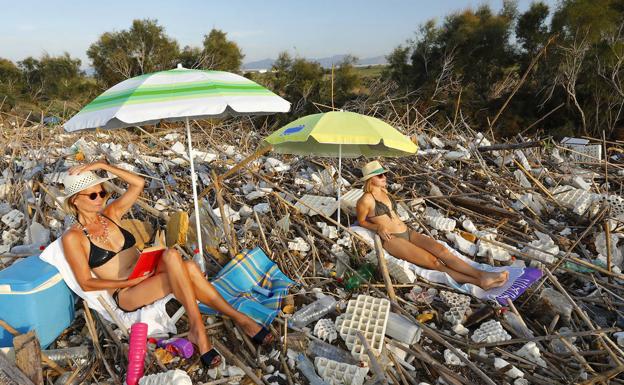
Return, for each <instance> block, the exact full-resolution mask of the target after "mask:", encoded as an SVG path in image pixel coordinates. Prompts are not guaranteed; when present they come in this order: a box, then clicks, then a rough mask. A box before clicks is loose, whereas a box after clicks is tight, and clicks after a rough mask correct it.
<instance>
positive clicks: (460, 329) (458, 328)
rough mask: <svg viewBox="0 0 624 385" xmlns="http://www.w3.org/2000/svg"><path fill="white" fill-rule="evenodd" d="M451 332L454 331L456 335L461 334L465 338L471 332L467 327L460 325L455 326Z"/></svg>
mask: <svg viewBox="0 0 624 385" xmlns="http://www.w3.org/2000/svg"><path fill="white" fill-rule="evenodd" d="M451 330H453V332H455V333H456V334H459V335H460V336H465V335H467V334H468V333H469V332H470V330H468V328H467V327H465V326H464V325H462V324H460V323H458V324H456V325H453V327H452V328H451Z"/></svg>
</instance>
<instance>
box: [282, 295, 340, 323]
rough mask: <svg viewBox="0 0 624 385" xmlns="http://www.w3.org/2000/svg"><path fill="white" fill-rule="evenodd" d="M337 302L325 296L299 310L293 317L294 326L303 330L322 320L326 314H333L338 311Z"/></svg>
mask: <svg viewBox="0 0 624 385" xmlns="http://www.w3.org/2000/svg"><path fill="white" fill-rule="evenodd" d="M336 305H337V302H336V300H335V299H334V297H331V296H325V297H323V298H321V299H319V300H316V301H314V302H312V303H311V304H309V305H307V306H305V307H303V308H302V309H299V310H298V311H297V312H296V313H295V314H294V315H293V317H292V319H291V321H290V322H292V324H293V325H294V326H296V327H298V328H302V327H304V326H306V325H307V324H309V323H310V322H314V321H316V320H318V319H321V318H322V317H324V316H325V315H326V314H328V313H331V312H332V311H334V310H335V309H336Z"/></svg>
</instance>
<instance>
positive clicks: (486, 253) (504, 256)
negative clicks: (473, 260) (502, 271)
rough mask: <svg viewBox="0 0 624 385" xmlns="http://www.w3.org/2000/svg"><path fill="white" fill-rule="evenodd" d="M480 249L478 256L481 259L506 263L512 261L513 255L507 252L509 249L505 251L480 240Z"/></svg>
mask: <svg viewBox="0 0 624 385" xmlns="http://www.w3.org/2000/svg"><path fill="white" fill-rule="evenodd" d="M478 247H479V250H478V251H477V256H479V257H488V258H492V259H493V260H495V261H501V262H506V261H509V260H510V259H511V254H509V251H507V249H504V248H502V247H500V246H498V245H495V244H493V243H491V242H487V241H482V240H479V242H478Z"/></svg>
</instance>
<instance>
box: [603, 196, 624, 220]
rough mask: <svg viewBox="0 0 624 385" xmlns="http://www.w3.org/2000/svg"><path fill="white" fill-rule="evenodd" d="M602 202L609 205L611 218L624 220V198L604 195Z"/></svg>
mask: <svg viewBox="0 0 624 385" xmlns="http://www.w3.org/2000/svg"><path fill="white" fill-rule="evenodd" d="M602 200H603V202H606V203H607V204H608V205H609V207H610V211H609V216H610V217H611V218H617V219H620V220H624V198H622V197H620V196H618V195H608V196H604V195H603V196H602Z"/></svg>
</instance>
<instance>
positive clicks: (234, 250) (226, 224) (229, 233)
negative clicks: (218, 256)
mask: <svg viewBox="0 0 624 385" xmlns="http://www.w3.org/2000/svg"><path fill="white" fill-rule="evenodd" d="M212 183H213V184H214V189H215V192H216V193H217V203H218V204H219V212H220V213H221V223H223V232H224V233H225V238H226V239H227V241H228V246H229V247H228V249H229V251H230V258H234V257H236V254H238V245H237V243H238V242H237V241H236V235H235V234H234V230H233V228H230V220H229V219H228V217H227V215H225V207H224V203H223V196H222V195H221V185H220V183H219V178H218V177H217V174H216V173H215V171H214V170H212Z"/></svg>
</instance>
